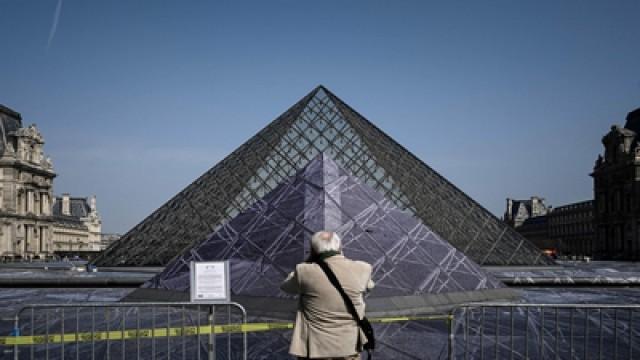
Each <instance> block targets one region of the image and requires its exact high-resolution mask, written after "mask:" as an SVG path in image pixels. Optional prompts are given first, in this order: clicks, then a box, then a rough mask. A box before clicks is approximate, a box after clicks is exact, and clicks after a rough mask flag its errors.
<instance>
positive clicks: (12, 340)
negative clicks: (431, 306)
mask: <svg viewBox="0 0 640 360" xmlns="http://www.w3.org/2000/svg"><path fill="white" fill-rule="evenodd" d="M432 320H446V321H449V320H451V316H450V315H436V316H402V317H386V318H375V319H370V322H372V323H393V322H401V321H432ZM287 329H293V323H289V322H287V323H277V322H273V323H247V324H227V325H214V326H211V325H203V326H185V327H169V328H167V327H161V328H153V329H123V330H112V331H94V332H78V333H67V334H49V335H25V336H3V337H0V345H10V346H13V345H39V344H58V343H63V342H64V343H79V342H90V341H107V340H130V339H140V338H163V337H173V336H196V335H209V334H233V333H250V332H260V331H272V330H287Z"/></svg>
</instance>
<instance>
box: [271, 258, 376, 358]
mask: <svg viewBox="0 0 640 360" xmlns="http://www.w3.org/2000/svg"><path fill="white" fill-rule="evenodd" d="M325 261H326V263H327V264H329V267H330V268H331V270H333V272H334V273H335V275H336V277H337V278H338V280H339V281H340V284H341V285H342V287H343V288H344V291H345V292H346V293H347V295H349V297H350V298H351V301H353V305H354V306H355V307H356V310H357V311H358V314H359V315H360V317H362V316H363V315H364V308H365V304H364V299H363V293H364V292H365V291H367V290H369V289H371V288H373V282H372V281H371V265H369V264H367V263H365V262H362V261H353V260H349V259H347V258H345V257H344V256H342V255H335V256H332V257H330V258H327V259H326V260H325ZM281 288H282V290H284V291H286V292H288V293H291V294H300V298H299V301H300V302H299V305H298V312H297V314H296V323H295V326H294V328H293V336H292V339H291V347H290V348H289V353H290V354H292V355H295V356H299V357H303V358H304V357H309V358H332V357H343V356H349V355H354V354H357V353H359V352H360V351H362V345H363V344H365V343H366V342H367V339H366V337H365V335H364V333H363V332H362V331H361V330H360V329H359V328H358V326H357V324H356V322H355V320H353V317H352V316H351V314H349V312H348V311H347V308H346V306H345V304H344V300H342V297H341V296H340V294H339V293H338V290H336V288H335V287H334V286H333V285H332V284H331V282H330V281H329V279H328V278H327V276H326V275H325V273H324V272H323V271H322V269H321V268H320V266H318V265H317V264H313V263H302V264H298V265H297V266H296V270H295V271H294V272H292V273H291V274H289V276H288V277H287V279H286V280H285V281H284V282H283V283H282V285H281Z"/></svg>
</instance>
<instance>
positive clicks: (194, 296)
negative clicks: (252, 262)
mask: <svg viewBox="0 0 640 360" xmlns="http://www.w3.org/2000/svg"><path fill="white" fill-rule="evenodd" d="M230 301H231V292H230V290H229V262H228V261H203V262H196V261H192V262H191V302H230Z"/></svg>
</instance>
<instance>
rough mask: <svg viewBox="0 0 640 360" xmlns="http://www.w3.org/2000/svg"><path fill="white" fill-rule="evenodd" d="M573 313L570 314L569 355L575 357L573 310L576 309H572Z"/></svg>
mask: <svg viewBox="0 0 640 360" xmlns="http://www.w3.org/2000/svg"><path fill="white" fill-rule="evenodd" d="M570 311H571V313H570V314H569V356H570V357H571V358H573V353H574V349H573V311H574V309H571V310H570Z"/></svg>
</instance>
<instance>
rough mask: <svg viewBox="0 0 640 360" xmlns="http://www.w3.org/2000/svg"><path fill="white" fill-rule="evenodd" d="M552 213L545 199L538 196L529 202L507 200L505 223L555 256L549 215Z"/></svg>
mask: <svg viewBox="0 0 640 360" xmlns="http://www.w3.org/2000/svg"><path fill="white" fill-rule="evenodd" d="M550 211H551V207H549V206H547V205H545V203H544V198H541V197H538V196H532V197H531V198H529V199H528V200H515V199H511V198H507V209H506V211H505V213H504V221H505V222H506V223H507V224H509V225H510V226H511V227H513V228H514V229H515V230H516V231H517V232H519V233H520V234H521V235H522V236H524V237H525V238H527V239H528V240H529V241H531V242H533V243H534V244H535V245H536V246H537V247H539V248H540V249H542V250H548V251H549V253H550V254H555V249H556V246H555V243H554V242H552V241H551V240H550V238H549V224H548V217H547V214H549V212H550Z"/></svg>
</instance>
